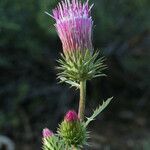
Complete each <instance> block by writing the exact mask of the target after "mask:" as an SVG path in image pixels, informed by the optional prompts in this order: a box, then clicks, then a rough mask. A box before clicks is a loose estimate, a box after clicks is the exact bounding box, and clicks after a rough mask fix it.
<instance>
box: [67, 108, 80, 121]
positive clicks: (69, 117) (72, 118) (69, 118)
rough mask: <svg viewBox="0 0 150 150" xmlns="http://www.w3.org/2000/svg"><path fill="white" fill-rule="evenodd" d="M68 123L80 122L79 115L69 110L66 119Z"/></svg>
mask: <svg viewBox="0 0 150 150" xmlns="http://www.w3.org/2000/svg"><path fill="white" fill-rule="evenodd" d="M64 120H65V121H67V122H73V121H79V118H78V115H77V113H76V112H75V111H74V110H69V111H68V112H67V113H66V116H65V118H64Z"/></svg>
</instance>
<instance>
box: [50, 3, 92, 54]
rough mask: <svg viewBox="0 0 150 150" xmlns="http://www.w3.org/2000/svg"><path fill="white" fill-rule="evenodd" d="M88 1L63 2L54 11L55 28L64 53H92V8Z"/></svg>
mask: <svg viewBox="0 0 150 150" xmlns="http://www.w3.org/2000/svg"><path fill="white" fill-rule="evenodd" d="M92 6H93V5H91V6H89V4H88V0H87V1H86V2H85V3H83V4H82V3H81V0H62V1H61V2H60V3H59V4H58V6H57V7H56V8H55V9H54V10H53V15H51V17H53V18H54V19H55V20H56V23H55V27H56V30H57V32H58V35H59V37H60V39H61V42H62V45H63V51H64V52H66V51H67V52H70V51H78V50H79V51H85V50H90V51H91V52H92V50H93V46H92V26H93V21H92V18H91V15H90V12H91V8H92Z"/></svg>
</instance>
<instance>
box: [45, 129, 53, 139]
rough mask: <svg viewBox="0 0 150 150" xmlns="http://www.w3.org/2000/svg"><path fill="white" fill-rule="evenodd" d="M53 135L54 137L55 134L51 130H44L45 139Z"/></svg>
mask: <svg viewBox="0 0 150 150" xmlns="http://www.w3.org/2000/svg"><path fill="white" fill-rule="evenodd" d="M53 135H54V133H53V132H52V131H51V130H49V129H48V128H45V129H43V138H49V137H51V136H53Z"/></svg>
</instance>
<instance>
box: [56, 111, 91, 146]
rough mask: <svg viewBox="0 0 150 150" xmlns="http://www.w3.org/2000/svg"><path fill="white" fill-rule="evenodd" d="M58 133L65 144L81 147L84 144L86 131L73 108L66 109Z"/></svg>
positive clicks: (86, 136)
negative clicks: (66, 111)
mask: <svg viewBox="0 0 150 150" xmlns="http://www.w3.org/2000/svg"><path fill="white" fill-rule="evenodd" d="M58 134H59V135H60V137H61V138H62V139H63V141H64V142H65V144H66V145H68V146H75V147H81V146H83V145H84V144H86V140H87V138H88V133H87V131H86V127H84V124H83V122H81V121H80V120H79V118H78V115H77V113H76V112H75V111H74V110H71V111H68V113H67V114H66V116H65V117H64V120H63V122H62V123H61V124H60V125H59V128H58Z"/></svg>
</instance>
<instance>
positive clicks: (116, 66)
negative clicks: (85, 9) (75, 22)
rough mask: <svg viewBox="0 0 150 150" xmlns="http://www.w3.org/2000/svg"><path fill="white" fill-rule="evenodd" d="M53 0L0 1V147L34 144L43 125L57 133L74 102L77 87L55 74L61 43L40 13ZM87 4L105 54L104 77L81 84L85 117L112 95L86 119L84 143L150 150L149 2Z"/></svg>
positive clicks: (20, 149) (28, 148)
mask: <svg viewBox="0 0 150 150" xmlns="http://www.w3.org/2000/svg"><path fill="white" fill-rule="evenodd" d="M57 3H58V0H26V1H20V0H12V1H11V0H1V1H0V150H13V149H8V148H6V147H7V146H6V145H7V144H3V143H8V144H15V149H16V150H33V149H37V150H40V149H41V137H42V136H41V131H42V129H43V128H44V127H49V128H50V129H52V130H53V131H56V129H57V124H58V123H59V122H60V121H61V120H62V119H63V116H64V114H65V113H66V111H67V110H68V109H70V108H74V109H75V110H77V108H78V99H79V96H78V94H79V91H77V90H75V89H73V88H72V89H70V88H69V87H68V85H65V84H58V81H57V80H56V77H57V76H56V74H57V71H56V69H55V66H56V65H57V62H56V59H58V58H59V56H60V52H62V47H61V42H60V40H59V38H58V36H57V34H56V31H55V28H54V26H53V24H54V20H53V19H52V18H50V17H49V16H47V15H46V14H45V13H44V11H47V12H49V13H51V10H52V8H54V7H55V6H56V4H57ZM90 3H91V4H92V3H94V8H93V11H92V15H93V18H94V24H95V26H94V36H93V44H94V47H95V49H98V50H100V51H101V53H102V55H104V56H105V57H106V58H107V60H106V64H107V66H108V69H107V70H106V71H105V73H106V74H107V75H108V76H107V78H97V79H94V80H92V81H90V82H88V83H87V94H88V95H87V107H86V115H87V116H89V115H91V113H92V110H93V109H94V108H95V107H96V106H97V105H98V104H99V103H101V102H102V100H103V99H106V98H108V97H111V96H114V99H113V101H112V102H111V104H110V105H109V106H108V107H107V109H106V110H105V111H104V112H103V113H102V114H101V115H100V116H99V117H98V118H97V120H96V121H94V122H92V123H91V125H90V127H89V130H90V131H92V134H91V137H92V138H91V140H90V142H91V144H90V145H91V147H90V148H89V149H90V150H100V149H101V150H120V149H121V150H150V119H149V116H150V109H149V108H150V50H149V48H150V11H149V10H150V1H149V0H113V1H112V0H90ZM7 138H9V139H11V141H10V140H9V139H7ZM11 148H12V146H11ZM87 149H88V148H87Z"/></svg>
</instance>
